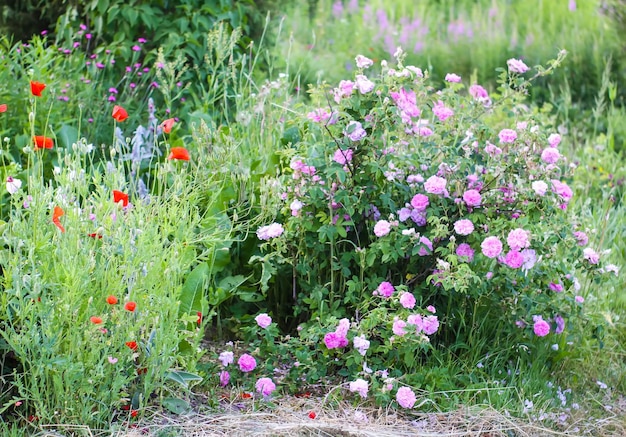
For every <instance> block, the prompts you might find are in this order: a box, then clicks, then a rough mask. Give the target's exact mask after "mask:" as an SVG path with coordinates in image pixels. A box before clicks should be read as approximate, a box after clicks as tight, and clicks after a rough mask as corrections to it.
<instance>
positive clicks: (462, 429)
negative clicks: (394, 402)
mask: <svg viewBox="0 0 626 437" xmlns="http://www.w3.org/2000/svg"><path fill="white" fill-rule="evenodd" d="M254 408H255V407H254V403H253V402H252V401H249V400H246V401H242V402H233V403H228V404H224V405H223V408H222V411H221V412H219V413H218V412H204V413H200V412H194V413H190V414H187V415H182V416H173V415H168V414H163V413H162V412H157V411H144V418H143V419H142V420H141V421H139V422H137V423H135V424H133V425H132V427H131V426H129V425H128V424H125V425H120V427H119V428H118V429H117V430H114V431H106V432H104V431H103V432H97V431H93V430H89V429H87V428H84V427H78V426H55V427H54V431H53V430H52V427H50V428H48V429H47V430H44V431H43V432H41V433H39V434H37V436H41V437H44V436H45V437H53V436H54V437H57V436H70V435H71V436H90V437H91V436H94V437H96V436H105V435H106V436H111V437H144V436H154V437H175V436H176V437H178V436H181V437H182V436H185V437H187V436H189V437H201V436H202V437H204V436H220V437H221V436H224V437H225V436H229V437H230V436H234V437H236V436H285V437H288V436H324V437H326V436H328V437H330V436H333V437H335V436H336V437H395V436H416V437H453V436H476V437H479V436H480V437H501V436H502V437H513V436H515V437H531V436H532V437H535V436H537V437H540V436H626V401H625V400H624V398H620V399H619V400H618V402H617V403H616V404H615V405H613V406H612V408H611V411H610V412H607V414H606V415H605V417H602V418H599V419H598V418H590V417H588V416H586V415H585V414H584V413H583V412H582V411H579V412H577V414H578V416H580V417H570V418H569V420H568V421H567V425H562V426H560V427H559V428H558V429H556V428H547V427H544V426H542V422H540V421H537V420H531V419H530V418H528V419H527V420H522V419H518V418H511V417H508V416H507V415H506V414H503V413H502V412H499V411H496V410H494V409H493V408H490V407H487V406H483V407H473V408H459V409H458V410H456V411H452V412H448V413H428V414H420V413H415V414H412V415H411V416H407V415H402V414H401V413H400V412H398V411H396V410H394V409H391V408H389V409H382V408H366V407H363V408H355V407H354V406H352V405H350V404H340V406H339V407H335V408H332V409H331V408H328V406H325V404H324V400H323V399H313V398H310V399H302V398H293V397H286V398H281V399H280V400H278V401H277V402H276V403H275V408H273V409H271V410H268V409H264V410H263V411H258V410H257V411H255V410H254ZM312 411H313V412H315V413H316V417H315V419H311V418H310V417H309V413H310V412H312Z"/></svg>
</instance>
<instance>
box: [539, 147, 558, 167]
mask: <svg viewBox="0 0 626 437" xmlns="http://www.w3.org/2000/svg"><path fill="white" fill-rule="evenodd" d="M560 157H561V154H560V153H559V151H558V150H557V149H556V148H555V147H546V148H545V149H543V152H541V160H542V161H543V162H545V163H546V164H556V163H557V162H558V160H559V158H560Z"/></svg>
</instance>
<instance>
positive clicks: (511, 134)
mask: <svg viewBox="0 0 626 437" xmlns="http://www.w3.org/2000/svg"><path fill="white" fill-rule="evenodd" d="M498 138H500V142H501V143H512V142H514V141H515V140H516V139H517V132H515V131H514V130H513V129H502V130H501V131H500V133H498Z"/></svg>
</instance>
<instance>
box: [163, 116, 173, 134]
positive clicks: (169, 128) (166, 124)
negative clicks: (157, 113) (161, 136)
mask: <svg viewBox="0 0 626 437" xmlns="http://www.w3.org/2000/svg"><path fill="white" fill-rule="evenodd" d="M174 123H176V120H175V119H173V118H168V119H167V120H165V121H163V123H161V129H163V132H165V133H166V134H169V133H170V132H171V131H172V126H174Z"/></svg>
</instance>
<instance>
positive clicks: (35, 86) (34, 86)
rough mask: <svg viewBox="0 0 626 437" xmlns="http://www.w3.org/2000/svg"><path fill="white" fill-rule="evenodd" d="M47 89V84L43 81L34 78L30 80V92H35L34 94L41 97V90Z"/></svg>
mask: <svg viewBox="0 0 626 437" xmlns="http://www.w3.org/2000/svg"><path fill="white" fill-rule="evenodd" d="M44 89H46V84H45V83H41V82H36V81H34V80H31V81H30V92H31V93H33V96H37V97H41V92H42V91H43V90H44Z"/></svg>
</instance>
